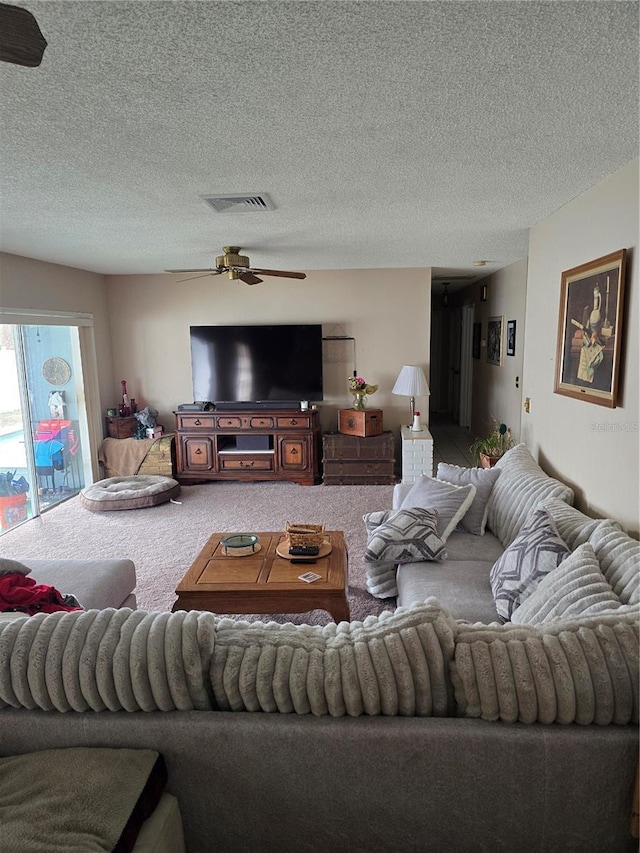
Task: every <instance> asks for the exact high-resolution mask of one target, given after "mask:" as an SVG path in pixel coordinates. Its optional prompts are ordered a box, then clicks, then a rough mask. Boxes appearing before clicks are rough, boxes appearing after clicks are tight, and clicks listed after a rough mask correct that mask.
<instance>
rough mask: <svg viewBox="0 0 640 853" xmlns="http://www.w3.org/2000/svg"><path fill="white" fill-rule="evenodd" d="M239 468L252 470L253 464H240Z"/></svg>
mask: <svg viewBox="0 0 640 853" xmlns="http://www.w3.org/2000/svg"><path fill="white" fill-rule="evenodd" d="M240 467H241V468H253V462H240Z"/></svg>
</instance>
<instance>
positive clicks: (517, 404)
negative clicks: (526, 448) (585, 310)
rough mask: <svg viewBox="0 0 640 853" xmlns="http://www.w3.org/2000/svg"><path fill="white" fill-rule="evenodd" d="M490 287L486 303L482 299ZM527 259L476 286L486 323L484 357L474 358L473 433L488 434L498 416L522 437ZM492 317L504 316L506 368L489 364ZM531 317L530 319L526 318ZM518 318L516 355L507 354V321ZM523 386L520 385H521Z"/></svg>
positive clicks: (479, 316)
mask: <svg viewBox="0 0 640 853" xmlns="http://www.w3.org/2000/svg"><path fill="white" fill-rule="evenodd" d="M483 286H486V288H487V299H486V302H481V301H480V292H481V288H482V287H483ZM526 291H527V262H526V260H524V261H518V262H517V263H515V264H511V265H510V266H508V267H505V268H504V269H502V270H498V271H497V272H495V273H493V274H492V275H490V276H487V277H486V278H483V279H482V281H480V282H479V283H477V284H474V285H473V287H472V292H473V299H474V302H475V313H474V322H476V323H482V345H481V349H480V359H479V360H478V359H474V360H473V383H472V385H473V397H472V404H471V434H472V435H473V436H474V437H475V436H480V437H483V438H484V437H485V436H487V435H488V434H489V433H490V432H491V429H492V422H493V420H494V419H495V420H496V421H498V423H505V424H506V425H507V426H508V427H509V428H510V429H511V434H512V436H513V438H514V440H516V441H518V440H519V438H520V419H521V412H522V382H523V370H524V366H523V365H524V340H525V334H524V333H525V328H524V327H525V302H526ZM489 317H502V318H503V321H504V322H503V327H502V337H503V341H502V356H503V357H502V367H498V366H497V365H495V364H488V363H487V322H488V320H489ZM526 319H527V320H528V318H526ZM509 320H515V321H516V354H515V356H508V355H507V347H506V335H507V322H508V321H509ZM518 386H519V387H518Z"/></svg>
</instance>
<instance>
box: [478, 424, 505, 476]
mask: <svg viewBox="0 0 640 853" xmlns="http://www.w3.org/2000/svg"><path fill="white" fill-rule="evenodd" d="M513 446H514V441H513V439H512V438H511V430H510V429H509V427H508V426H507V425H506V424H500V423H498V422H497V421H494V422H493V429H492V430H491V433H490V434H489V435H488V436H487V437H486V438H476V440H475V441H474V442H473V444H472V445H471V447H470V448H469V450H470V451H471V454H472V456H473V459H474V461H475V463H476V465H478V466H481V467H482V468H491V467H492V466H493V465H495V464H496V462H497V461H498V459H500V457H501V456H502V455H503V454H504V453H506V452H507V450H509V448H511V447H513Z"/></svg>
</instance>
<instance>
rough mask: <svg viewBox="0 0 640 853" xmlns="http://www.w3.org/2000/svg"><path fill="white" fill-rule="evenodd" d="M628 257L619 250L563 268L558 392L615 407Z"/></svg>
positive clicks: (556, 386) (557, 352)
mask: <svg viewBox="0 0 640 853" xmlns="http://www.w3.org/2000/svg"><path fill="white" fill-rule="evenodd" d="M626 259H627V250H626V249H619V250H618V251H617V252H612V253H611V254H609V255H604V256H603V257H601V258H596V259H595V260H593V261H589V262H588V263H586V264H581V265H580V266H578V267H573V268H572V269H569V270H565V271H564V272H563V273H562V276H561V280H560V309H559V315H558V339H557V345H556V371H555V381H554V388H553V390H554V393H556V394H562V395H564V396H566V397H573V399H575V400H584V401H585V402H587V403H595V404H596V405H598V406H607V407H608V408H610V409H615V407H616V405H617V398H618V379H619V374H620V352H621V349H622V343H623V335H624V285H625V272H626Z"/></svg>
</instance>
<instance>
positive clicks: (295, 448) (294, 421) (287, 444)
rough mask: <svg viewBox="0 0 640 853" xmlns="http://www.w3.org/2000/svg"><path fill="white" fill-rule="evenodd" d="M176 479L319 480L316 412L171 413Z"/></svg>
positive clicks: (310, 410) (304, 482)
mask: <svg viewBox="0 0 640 853" xmlns="http://www.w3.org/2000/svg"><path fill="white" fill-rule="evenodd" d="M174 414H175V416H176V461H177V469H178V473H177V476H178V480H179V481H180V482H182V483H185V484H186V483H196V482H203V481H205V480H291V481H293V482H296V483H300V484H301V485H304V486H312V485H314V483H316V482H319V447H320V442H319V436H320V426H319V420H318V412H317V410H314V409H309V410H308V411H304V412H303V411H301V410H300V409H299V408H297V407H296V408H293V407H292V408H291V409H263V408H259V407H256V408H255V409H246V408H238V409H237V410H236V409H225V410H224V411H213V412H174Z"/></svg>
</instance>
